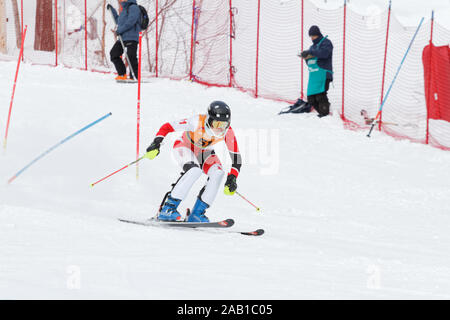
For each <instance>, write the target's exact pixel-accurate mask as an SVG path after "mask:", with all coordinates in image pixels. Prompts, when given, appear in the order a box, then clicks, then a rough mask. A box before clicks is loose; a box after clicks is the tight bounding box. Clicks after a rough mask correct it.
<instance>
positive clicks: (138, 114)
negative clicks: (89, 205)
mask: <svg viewBox="0 0 450 320" xmlns="http://www.w3.org/2000/svg"><path fill="white" fill-rule="evenodd" d="M141 65H142V32H140V33H139V67H138V96H137V120H136V131H137V132H136V160H137V159H139V137H140V123H141V77H142V75H141V73H142V72H141ZM138 178H139V164H136V179H138Z"/></svg>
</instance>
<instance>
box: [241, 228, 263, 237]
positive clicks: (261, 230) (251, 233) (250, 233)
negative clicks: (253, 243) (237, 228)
mask: <svg viewBox="0 0 450 320" xmlns="http://www.w3.org/2000/svg"><path fill="white" fill-rule="evenodd" d="M239 233H240V234H242V235H244V236H254V237H257V236H262V235H263V234H264V229H258V230H255V231H251V232H239Z"/></svg>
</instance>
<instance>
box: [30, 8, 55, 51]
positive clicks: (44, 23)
mask: <svg viewBox="0 0 450 320" xmlns="http://www.w3.org/2000/svg"><path fill="white" fill-rule="evenodd" d="M52 4H53V1H52V0H37V2H36V30H35V36H34V50H40V51H53V50H55V35H54V32H53V18H52V17H53V5H52Z"/></svg>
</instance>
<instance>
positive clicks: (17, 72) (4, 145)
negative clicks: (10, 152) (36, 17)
mask: <svg viewBox="0 0 450 320" xmlns="http://www.w3.org/2000/svg"><path fill="white" fill-rule="evenodd" d="M27 27H28V26H25V29H24V30H23V33H22V45H21V46H20V53H19V59H17V68H16V75H15V77H14V85H13V91H12V95H11V102H10V103H9V112H8V120H7V122H6V131H5V139H4V140H3V148H5V149H6V143H7V141H8V131H9V123H10V120H11V111H12V106H13V102H14V94H15V92H16V84H17V76H18V75H19V68H20V62H21V61H22V57H23V47H24V42H25V36H26V34H27Z"/></svg>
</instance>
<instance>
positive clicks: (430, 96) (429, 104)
mask: <svg viewBox="0 0 450 320" xmlns="http://www.w3.org/2000/svg"><path fill="white" fill-rule="evenodd" d="M433 28H434V10H433V11H431V30H430V62H429V68H430V69H429V72H428V77H429V78H428V101H427V132H426V138H425V143H426V144H429V142H430V141H429V140H430V106H431V101H432V100H431V99H432V96H433V95H432V92H431V88H432V86H431V81H432V80H433V77H432V66H431V63H432V61H433V60H432V57H431V56H432V54H433Z"/></svg>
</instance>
